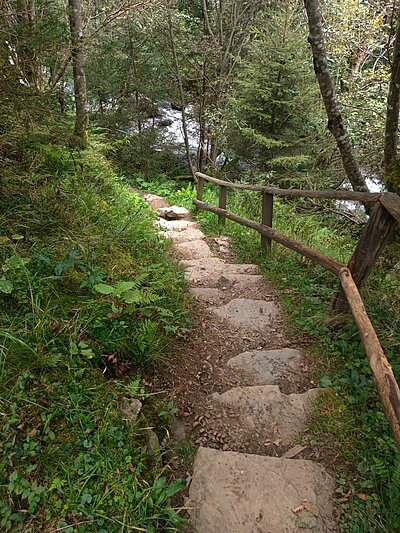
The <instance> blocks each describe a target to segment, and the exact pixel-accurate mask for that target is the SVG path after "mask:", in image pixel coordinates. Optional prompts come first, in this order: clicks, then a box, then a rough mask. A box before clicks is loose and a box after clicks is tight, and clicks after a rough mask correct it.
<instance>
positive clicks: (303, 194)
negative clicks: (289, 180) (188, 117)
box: [196, 172, 397, 202]
mask: <svg viewBox="0 0 400 533" xmlns="http://www.w3.org/2000/svg"><path fill="white" fill-rule="evenodd" d="M196 177H197V178H200V179H201V180H205V181H209V182H210V183H215V184H216V185H220V186H223V187H228V188H229V189H242V190H246V191H256V192H265V193H269V194H274V195H276V196H285V197H286V198H290V197H291V198H324V199H326V200H353V201H355V202H377V201H378V200H379V199H380V197H381V196H382V193H380V192H354V191H346V190H343V189H341V190H336V191H311V190H303V189H279V188H278V187H268V186H264V185H247V184H244V183H232V182H230V181H224V180H220V179H218V178H214V177H212V176H207V174H203V173H202V172H196ZM384 194H386V193H384ZM387 194H390V193H387ZM395 196H397V195H395Z"/></svg>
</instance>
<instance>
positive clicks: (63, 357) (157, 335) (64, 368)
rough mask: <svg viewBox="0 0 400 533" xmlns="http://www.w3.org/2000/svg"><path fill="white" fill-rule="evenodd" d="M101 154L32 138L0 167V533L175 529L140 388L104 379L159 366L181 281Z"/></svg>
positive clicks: (179, 310)
mask: <svg viewBox="0 0 400 533" xmlns="http://www.w3.org/2000/svg"><path fill="white" fill-rule="evenodd" d="M23 135H25V134H23ZM99 141H100V139H99V138H98V137H95V136H94V135H93V137H92V142H93V146H92V148H91V150H90V151H87V152H84V153H79V154H78V153H71V152H70V151H69V150H68V149H66V148H64V147H63V145H61V144H59V143H58V142H57V141H56V140H55V138H54V135H50V134H48V135H47V136H46V134H45V132H44V131H42V132H41V133H40V134H29V135H28V137H25V138H24V139H21V140H20V142H19V143H16V145H15V147H17V148H15V147H14V152H13V153H14V156H13V157H14V163H13V165H12V166H11V165H10V166H8V163H6V164H5V165H3V167H2V169H3V180H2V187H3V188H2V196H1V199H0V204H1V215H0V242H1V247H0V264H1V268H2V270H1V274H0V277H1V279H0V300H1V311H0V319H1V323H2V331H1V332H0V397H1V400H0V402H1V412H2V414H3V419H2V424H1V426H0V442H1V452H0V464H1V488H0V524H1V525H0V529H1V530H2V531H3V530H4V531H20V530H21V531H22V530H27V529H29V528H32V527H33V528H34V529H35V530H44V529H45V528H46V527H50V526H51V527H53V526H54V527H58V528H63V530H65V531H69V530H71V531H72V530H75V529H76V528H79V531H82V532H99V531H107V532H114V531H115V532H116V531H121V527H122V525H123V524H125V526H124V527H126V528H128V529H135V528H142V529H143V530H145V531H149V532H150V531H175V530H177V529H178V528H179V526H180V524H181V519H180V518H179V516H178V515H177V514H176V512H175V511H174V509H173V508H172V506H171V501H170V500H171V498H172V497H173V495H174V494H175V493H176V492H177V491H178V490H181V489H182V488H183V487H184V484H183V483H182V482H180V481H173V482H171V480H170V476H169V475H168V474H167V471H166V470H165V466H166V465H165V464H164V462H163V459H162V455H166V452H167V451H168V448H167V447H166V446H167V445H166V444H163V445H162V446H161V449H160V450H159V451H153V452H150V451H149V450H148V446H147V444H146V442H147V433H146V432H147V431H148V428H149V427H152V426H153V427H155V428H156V430H157V431H158V432H159V434H160V439H161V440H163V442H167V432H166V429H164V428H165V421H164V420H163V418H162V411H163V408H162V407H161V406H160V405H159V404H157V402H156V401H155V400H154V399H153V397H152V396H150V395H148V394H147V393H146V391H145V389H144V387H143V386H142V385H141V384H140V377H139V378H138V380H137V383H138V386H137V387H136V388H132V387H125V386H123V385H122V383H121V382H119V381H118V380H114V381H112V380H110V378H111V377H112V376H122V375H123V373H124V372H127V370H129V368H133V367H135V368H136V370H137V372H139V371H140V368H142V367H143V366H146V365H147V366H148V365H153V366H154V365H156V362H157V361H158V360H159V359H160V358H162V357H165V353H166V349H167V346H168V343H169V339H170V337H171V335H174V336H176V335H181V334H182V333H183V332H184V331H185V329H186V327H187V323H188V319H187V311H186V296H185V293H184V290H183V286H184V285H183V277H182V274H181V273H180V272H179V271H178V270H177V269H176V267H174V266H173V265H172V264H171V263H170V261H169V260H168V259H167V256H166V252H167V250H168V244H167V243H166V242H165V241H164V240H163V239H161V238H160V237H159V236H158V235H157V234H156V233H155V231H154V230H153V228H152V221H153V216H152V214H151V212H150V210H149V209H148V208H147V206H146V205H145V204H144V202H143V201H142V200H141V199H140V197H139V196H138V195H136V194H134V193H132V192H131V191H130V190H129V189H128V188H127V187H126V186H125V185H124V184H123V183H122V181H121V180H120V178H119V177H118V176H116V175H115V173H114V172H113V170H112V168H111V167H110V165H109V163H108V162H107V161H106V159H105V158H104V155H103V154H104V152H106V150H107V147H105V146H104V145H102V144H100V142H99ZM20 145H21V146H22V145H23V146H25V147H26V148H27V150H26V152H25V153H24V157H23V158H20V157H19V156H17V150H18V146H20ZM10 152H11V150H10ZM132 397H140V399H141V401H142V403H143V408H142V411H141V415H140V417H139V419H138V420H137V421H136V422H135V423H127V421H126V420H124V419H123V416H122V412H121V410H120V406H121V405H122V404H123V403H124V402H125V401H127V400H129V398H132ZM159 412H160V417H159V416H158V413H159ZM78 523H79V525H76V524H78Z"/></svg>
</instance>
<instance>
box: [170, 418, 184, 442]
mask: <svg viewBox="0 0 400 533" xmlns="http://www.w3.org/2000/svg"><path fill="white" fill-rule="evenodd" d="M169 427H170V429H171V434H172V437H173V438H174V439H175V440H176V441H178V442H182V441H184V440H186V428H185V426H184V424H182V422H181V421H180V420H179V419H178V418H177V417H176V416H172V417H171V420H170V423H169Z"/></svg>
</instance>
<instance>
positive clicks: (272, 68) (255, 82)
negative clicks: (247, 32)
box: [227, 2, 316, 170]
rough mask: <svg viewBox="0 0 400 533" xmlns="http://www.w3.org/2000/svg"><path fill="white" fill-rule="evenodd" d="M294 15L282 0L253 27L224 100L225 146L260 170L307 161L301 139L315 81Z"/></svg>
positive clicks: (308, 127)
mask: <svg viewBox="0 0 400 533" xmlns="http://www.w3.org/2000/svg"><path fill="white" fill-rule="evenodd" d="M300 20H301V18H300V14H299V12H298V9H297V8H296V7H292V6H291V5H289V3H288V2H286V3H285V4H284V5H283V6H282V7H280V8H278V9H277V8H276V7H274V8H273V12H271V13H269V14H268V18H266V19H263V23H262V24H260V25H259V26H258V28H257V29H255V30H253V31H254V35H253V40H252V43H251V46H250V48H249V51H248V54H247V57H246V59H245V60H243V61H242V63H241V65H240V69H239V72H238V76H237V79H236V81H235V83H234V88H233V91H232V93H231V96H230V100H229V108H230V114H229V121H231V123H228V125H227V129H228V145H231V144H232V145H233V150H234V151H235V153H237V154H239V155H240V156H241V157H245V158H246V159H250V158H256V160H257V161H258V162H259V164H261V165H262V167H263V168H269V169H287V170H291V169H298V168H302V167H304V166H309V165H310V152H309V153H307V152H304V150H305V143H304V139H305V137H306V136H307V135H309V133H310V131H311V130H312V123H313V118H312V115H311V111H313V112H314V113H315V101H316V100H315V95H316V91H315V82H314V80H313V77H312V70H311V69H310V64H309V60H308V50H307V48H306V39H305V38H304V32H303V28H302V27H301V22H300Z"/></svg>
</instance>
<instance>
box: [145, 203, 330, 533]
mask: <svg viewBox="0 0 400 533" xmlns="http://www.w3.org/2000/svg"><path fill="white" fill-rule="evenodd" d="M144 199H145V200H146V201H147V202H148V203H149V204H150V205H151V206H152V207H153V208H154V209H156V210H157V211H158V213H159V215H160V219H159V221H158V222H157V225H158V227H159V228H160V230H161V231H162V232H164V234H165V235H166V236H167V237H169V238H171V239H172V240H173V243H174V254H175V255H176V257H177V259H178V260H179V261H180V262H181V263H182V265H183V266H184V268H185V277H186V279H187V282H188V284H189V287H190V289H189V290H190V292H191V293H192V295H193V296H194V298H195V299H196V300H198V301H199V302H200V303H201V304H202V305H205V306H206V310H207V311H208V312H209V316H210V319H209V320H211V321H212V320H213V318H212V317H215V320H217V321H221V322H220V323H221V324H222V326H221V336H222V337H224V339H225V342H226V343H229V342H232V343H234V341H235V338H234V337H235V336H237V337H238V338H241V339H245V338H246V336H251V335H254V336H255V337H256V338H262V336H263V335H264V336H265V335H267V336H268V339H269V341H268V342H269V343H270V344H273V339H274V336H276V335H278V336H279V337H280V338H281V339H280V342H279V344H280V345H281V347H280V348H278V349H276V348H274V349H260V348H262V347H256V348H255V349H254V348H253V349H249V350H245V351H241V352H240V353H236V354H234V355H233V356H232V357H230V358H229V359H228V360H227V361H226V362H224V363H223V365H225V367H226V371H230V372H233V373H234V374H235V375H236V376H237V379H238V381H237V383H238V384H237V385H236V386H234V387H232V388H230V389H228V390H225V391H223V392H213V393H211V394H210V398H209V400H210V405H211V406H212V409H213V410H214V412H216V413H217V414H216V415H215V417H214V418H215V419H223V420H224V425H221V426H220V427H219V426H218V427H217V432H216V434H217V435H220V436H221V438H220V440H218V439H217V440H216V441H215V442H216V444H213V447H209V446H207V447H206V446H200V447H199V449H198V451H197V455H196V458H195V461H194V466H193V474H192V481H191V485H190V489H189V498H190V502H189V507H190V508H191V529H190V531H196V532H198V533H253V532H254V533H258V532H259V533H284V532H302V531H305V530H310V531H314V532H318V533H320V532H330V531H337V529H336V526H335V521H334V519H333V501H334V499H333V495H334V489H335V483H334V480H333V478H332V477H331V476H330V475H329V474H328V473H327V472H326V470H325V468H324V467H323V466H322V465H320V464H318V463H317V462H315V461H312V460H305V459H299V458H296V457H298V455H299V453H300V452H301V450H302V449H303V447H302V446H299V445H298V444H297V439H298V437H299V435H300V433H301V432H302V431H303V429H304V427H305V424H306V421H307V416H308V414H309V412H310V408H311V404H312V401H313V400H314V399H315V397H316V395H317V394H318V391H317V390H316V389H310V390H306V391H305V392H301V393H285V392H284V391H283V390H282V388H285V379H286V376H287V375H288V373H290V374H293V373H296V372H301V365H302V357H301V353H300V351H299V350H297V349H296V348H293V347H287V346H282V334H278V333H277V331H278V330H279V328H277V324H279V321H280V320H281V318H280V309H279V304H277V302H276V301H274V300H273V299H265V298H257V296H258V295H261V296H264V292H263V291H262V290H261V288H260V287H261V286H262V283H263V276H260V274H259V271H258V267H257V265H238V264H232V263H229V262H226V261H225V260H223V259H221V258H220V257H217V256H216V254H215V253H213V251H212V250H211V248H210V247H209V245H208V244H207V242H206V239H205V236H204V234H203V233H202V232H201V231H200V230H199V228H198V226H197V224H196V222H195V221H193V220H192V219H191V216H190V212H189V211H187V210H185V209H182V208H179V207H176V206H172V207H170V206H168V205H167V204H166V203H165V202H164V201H163V199H162V198H160V197H157V196H154V195H144ZM222 245H223V247H224V249H225V252H227V247H226V243H224V242H222ZM232 291H233V292H232ZM235 291H240V294H241V297H232V298H230V297H229V294H231V293H232V294H235ZM247 296H249V297H247ZM250 296H251V297H250ZM225 325H226V328H227V329H226V331H224V327H225ZM271 339H272V340H271ZM283 344H285V343H284V342H283ZM224 371H225V369H224ZM217 378H218V376H217V377H215V378H214V379H217ZM243 383H244V386H243V385H242V384H243ZM282 384H283V385H282ZM215 386H216V387H217V388H218V383H215ZM286 388H287V387H286ZM226 424H228V426H229V427H230V430H231V432H233V433H235V432H241V431H243V432H244V433H245V434H246V435H248V436H249V438H250V440H251V441H252V444H253V445H252V446H251V447H250V448H251V450H250V451H252V450H253V449H256V450H268V449H269V447H270V445H272V444H274V446H275V448H274V449H276V450H278V452H277V453H279V450H283V452H282V455H281V456H280V457H273V456H268V455H265V454H262V453H254V452H253V453H245V451H240V452H238V451H232V450H229V448H232V447H234V444H233V443H234V439H233V440H232V439H231V441H230V440H229V435H230V432H229V431H227V429H226ZM218 438H219V437H218ZM199 441H200V443H201V438H200V439H199ZM218 442H221V445H218ZM222 442H226V443H228V444H225V445H224V446H222ZM249 442H250V441H249Z"/></svg>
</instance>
